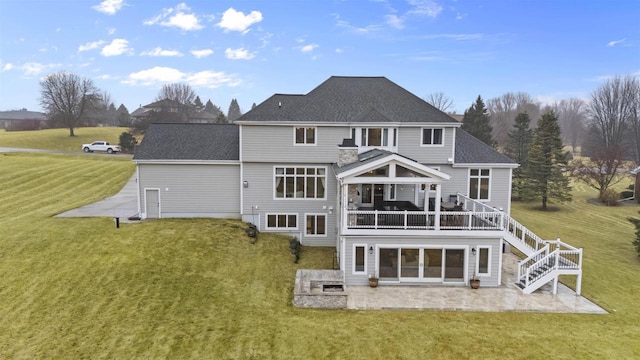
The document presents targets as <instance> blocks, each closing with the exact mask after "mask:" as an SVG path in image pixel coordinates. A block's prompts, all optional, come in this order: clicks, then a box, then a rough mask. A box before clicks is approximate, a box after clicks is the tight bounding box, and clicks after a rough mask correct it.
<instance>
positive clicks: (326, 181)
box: [271, 164, 329, 201]
mask: <svg viewBox="0 0 640 360" xmlns="http://www.w3.org/2000/svg"><path fill="white" fill-rule="evenodd" d="M277 168H283V169H288V168H291V169H294V173H293V174H287V173H286V172H287V171H286V170H285V173H284V174H276V169H277ZM296 168H304V169H305V174H304V175H302V176H304V177H305V179H306V178H307V177H308V176H313V178H314V179H318V178H319V177H320V176H319V175H318V174H317V173H316V174H315V175H307V174H306V169H310V168H313V169H316V170H318V169H323V170H324V196H323V197H321V198H319V197H312V198H310V197H306V196H305V197H286V195H287V194H286V191H285V193H284V195H285V196H284V197H277V196H276V195H277V194H276V176H278V175H282V176H284V177H285V178H286V177H287V175H288V176H293V177H297V176H298V175H297V174H295V169H296ZM328 172H329V169H328V168H327V166H317V165H293V164H287V165H273V173H272V175H271V190H272V191H273V192H272V196H273V200H274V201H292V200H294V201H295V200H297V201H323V200H324V201H326V200H327V192H328V190H327V189H328V181H329V176H328ZM306 192H307V188H306V186H305V189H304V193H305V195H306ZM315 192H316V194H317V193H318V188H317V186H316V187H315Z"/></svg>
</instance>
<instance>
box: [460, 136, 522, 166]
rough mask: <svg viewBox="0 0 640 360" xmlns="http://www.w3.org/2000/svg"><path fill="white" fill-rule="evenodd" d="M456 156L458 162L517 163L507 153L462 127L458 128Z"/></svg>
mask: <svg viewBox="0 0 640 360" xmlns="http://www.w3.org/2000/svg"><path fill="white" fill-rule="evenodd" d="M455 156H456V158H455V163H456V164H516V162H515V161H513V160H511V159H510V158H509V157H507V156H506V155H504V154H501V153H500V152H498V151H497V150H496V149H494V148H492V147H491V146H489V145H487V144H485V143H483V142H482V141H481V140H478V139H477V138H475V137H474V136H473V135H471V134H469V133H468V132H466V131H464V130H462V129H460V128H458V129H456V154H455Z"/></svg>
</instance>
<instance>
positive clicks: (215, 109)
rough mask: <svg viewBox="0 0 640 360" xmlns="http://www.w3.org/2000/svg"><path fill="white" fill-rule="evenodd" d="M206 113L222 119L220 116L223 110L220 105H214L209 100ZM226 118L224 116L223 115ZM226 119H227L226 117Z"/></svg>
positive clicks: (205, 109)
mask: <svg viewBox="0 0 640 360" xmlns="http://www.w3.org/2000/svg"><path fill="white" fill-rule="evenodd" d="M204 111H206V112H208V113H209V114H212V115H214V116H216V118H219V117H220V114H222V109H220V107H219V106H218V105H214V104H213V103H212V102H211V99H209V100H208V101H207V104H206V105H205V106H204ZM222 115H223V116H224V114H222ZM225 119H226V117H225Z"/></svg>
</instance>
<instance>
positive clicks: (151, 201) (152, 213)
mask: <svg viewBox="0 0 640 360" xmlns="http://www.w3.org/2000/svg"><path fill="white" fill-rule="evenodd" d="M144 197H145V213H146V214H147V219H158V218H160V190H158V189H145V190H144Z"/></svg>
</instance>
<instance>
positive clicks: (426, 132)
mask: <svg viewBox="0 0 640 360" xmlns="http://www.w3.org/2000/svg"><path fill="white" fill-rule="evenodd" d="M443 145H444V129H442V128H423V129H422V142H421V146H443Z"/></svg>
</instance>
